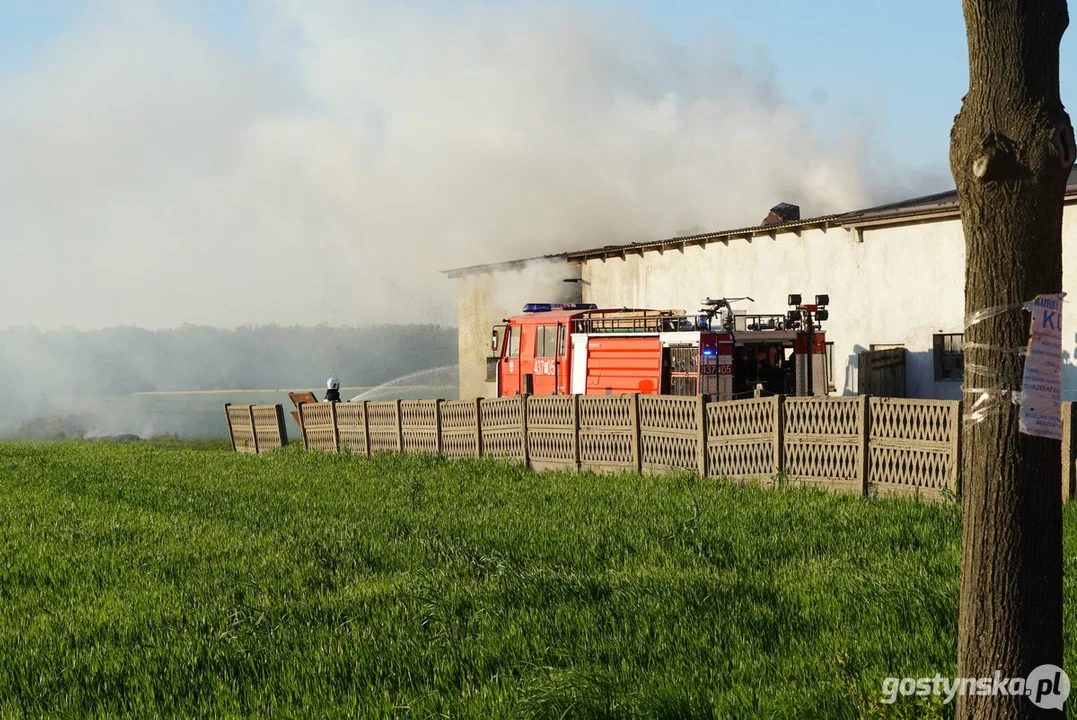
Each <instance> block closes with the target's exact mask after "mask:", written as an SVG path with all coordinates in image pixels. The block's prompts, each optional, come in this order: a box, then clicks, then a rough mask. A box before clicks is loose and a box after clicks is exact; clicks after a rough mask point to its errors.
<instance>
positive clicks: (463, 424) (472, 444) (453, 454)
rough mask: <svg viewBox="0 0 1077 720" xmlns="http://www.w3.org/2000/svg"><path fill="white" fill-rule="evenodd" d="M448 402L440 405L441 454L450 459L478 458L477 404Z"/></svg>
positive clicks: (477, 401) (456, 401)
mask: <svg viewBox="0 0 1077 720" xmlns="http://www.w3.org/2000/svg"><path fill="white" fill-rule="evenodd" d="M481 402H482V401H481V400H478V399H477V400H448V401H445V402H442V403H441V452H442V454H443V455H445V457H450V458H474V457H479V454H480V452H479V447H480V443H479V440H480V437H479V403H481Z"/></svg>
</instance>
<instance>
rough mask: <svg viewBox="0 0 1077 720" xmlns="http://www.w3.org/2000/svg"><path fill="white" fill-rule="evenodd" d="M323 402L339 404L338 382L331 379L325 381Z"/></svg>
mask: <svg viewBox="0 0 1077 720" xmlns="http://www.w3.org/2000/svg"><path fill="white" fill-rule="evenodd" d="M325 387H326V391H325V402H340V380H337V379H336V378H335V377H331V378H329V379H328V380H326V381H325Z"/></svg>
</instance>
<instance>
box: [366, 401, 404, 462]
mask: <svg viewBox="0 0 1077 720" xmlns="http://www.w3.org/2000/svg"><path fill="white" fill-rule="evenodd" d="M366 422H367V433H368V434H367V437H368V438H369V442H370V452H371V454H373V453H376V452H400V451H401V450H403V447H402V444H403V443H402V439H401V437H400V401H399V400H386V401H383V402H367V404H366Z"/></svg>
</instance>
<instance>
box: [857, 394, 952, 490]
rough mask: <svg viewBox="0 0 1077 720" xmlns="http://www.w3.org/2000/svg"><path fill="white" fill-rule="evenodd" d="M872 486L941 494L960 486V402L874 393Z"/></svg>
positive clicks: (870, 447)
mask: <svg viewBox="0 0 1077 720" xmlns="http://www.w3.org/2000/svg"><path fill="white" fill-rule="evenodd" d="M870 407H871V417H870V420H871V421H870V431H869V436H868V437H869V439H868V453H869V458H870V464H869V468H868V489H869V491H871V492H875V493H878V494H879V495H917V494H919V495H923V496H925V497H931V498H937V497H938V496H939V493H940V490H941V489H942V488H950V489H952V490H956V487H957V473H958V463H959V457H958V455H959V453H958V447H959V442H960V435H961V403H960V402H959V401H956V400H898V399H894V398H871V402H870Z"/></svg>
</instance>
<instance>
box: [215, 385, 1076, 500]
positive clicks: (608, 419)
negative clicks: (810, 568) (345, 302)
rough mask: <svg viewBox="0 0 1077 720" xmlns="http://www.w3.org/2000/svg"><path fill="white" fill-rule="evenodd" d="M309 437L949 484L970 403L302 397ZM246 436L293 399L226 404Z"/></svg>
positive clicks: (638, 466)
mask: <svg viewBox="0 0 1077 720" xmlns="http://www.w3.org/2000/svg"><path fill="white" fill-rule="evenodd" d="M299 412H300V414H301V415H300V419H301V423H300V424H301V427H302V429H303V444H304V447H305V448H306V449H307V450H311V451H324V452H338V451H347V452H352V453H356V454H360V455H370V454H372V453H374V452H384V451H392V452H426V453H440V454H442V455H445V456H446V457H452V458H466V457H482V456H485V457H499V458H508V459H514V460H517V461H521V462H523V463H525V464H527V465H529V466H530V467H532V468H534V469H537V470H554V469H573V468H586V469H592V470H598V471H607V472H608V471H613V472H616V471H644V472H661V471H664V470H670V469H676V468H684V469H691V470H695V471H697V472H699V473H700V474H702V475H707V476H710V477H719V478H728V479H731V480H745V479H749V478H752V479H757V480H759V481H760V482H761V483H762V484H764V485H770V484H772V483H773V482H774V481H775V479H776V478H779V477H782V476H784V477H785V478H786V479H787V480H788V481H789V482H790V483H791V484H808V485H817V486H820V487H825V488H830V489H836V490H841V491H846V492H854V493H864V494H877V495H893V494H900V495H921V496H924V497H928V498H937V497H939V496H940V495H942V494H943V493H944V491H947V490H956V489H957V488H958V486H959V483H960V463H959V461H958V459H959V457H960V434H961V417H962V415H961V412H962V404H961V403H960V402H958V401H939V400H904V399H897V398H868V397H866V396H860V397H837V398H835V397H830V398H781V397H770V398H761V399H749V400H734V401H727V402H712V403H706V404H704V403H703V401H702V400H701V399H700V398H697V397H673V396H644V395H596V396H560V397H550V396H516V397H509V398H498V399H494V400H486V399H476V400H458V401H449V402H446V401H441V400H421V401H411V400H404V401H401V400H394V401H388V402H357V403H325V402H318V403H302V404H300V406H299ZM225 417H226V420H227V422H228V429H229V436H230V437H231V440H232V447H233V448H234V449H235V450H236V451H237V452H245V453H258V452H264V451H266V450H270V449H273V448H279V447H282V446H284V445H286V444H287V442H288V438H287V431H286V426H285V423H284V411H283V409H282V407H281V406H280V405H231V404H227V405H225ZM1062 427H1063V440H1062V487H1061V491H1062V496H1063V498H1065V499H1067V500H1068V499H1070V498H1071V497H1073V496H1074V495H1077V462H1075V453H1077V406H1075V405H1074V403H1070V402H1065V403H1063V412H1062Z"/></svg>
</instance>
